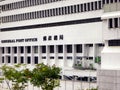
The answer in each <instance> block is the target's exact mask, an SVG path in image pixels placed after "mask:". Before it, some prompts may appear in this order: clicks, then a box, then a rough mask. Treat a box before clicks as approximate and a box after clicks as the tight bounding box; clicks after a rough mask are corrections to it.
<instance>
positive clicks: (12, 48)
mask: <svg viewBox="0 0 120 90" xmlns="http://www.w3.org/2000/svg"><path fill="white" fill-rule="evenodd" d="M5 52H6V50H5ZM13 56H14V47H11V64H12V65H13V64H14V62H13V60H14V58H13ZM6 60H7V57H6ZM6 63H7V61H6Z"/></svg>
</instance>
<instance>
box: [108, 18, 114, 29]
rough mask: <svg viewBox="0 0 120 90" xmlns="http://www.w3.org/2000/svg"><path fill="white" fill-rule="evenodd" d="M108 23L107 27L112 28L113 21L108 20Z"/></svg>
mask: <svg viewBox="0 0 120 90" xmlns="http://www.w3.org/2000/svg"><path fill="white" fill-rule="evenodd" d="M108 23H109V25H108V27H109V28H113V19H109V21H108Z"/></svg>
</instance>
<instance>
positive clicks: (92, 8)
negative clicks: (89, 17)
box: [91, 2, 94, 10]
mask: <svg viewBox="0 0 120 90" xmlns="http://www.w3.org/2000/svg"><path fill="white" fill-rule="evenodd" d="M91 10H94V4H93V2H91Z"/></svg>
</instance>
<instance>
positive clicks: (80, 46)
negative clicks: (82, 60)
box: [76, 44, 82, 53]
mask: <svg viewBox="0 0 120 90" xmlns="http://www.w3.org/2000/svg"><path fill="white" fill-rule="evenodd" d="M76 52H77V53H82V45H80V44H79V45H76Z"/></svg>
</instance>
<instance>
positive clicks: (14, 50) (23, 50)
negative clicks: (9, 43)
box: [1, 44, 82, 54]
mask: <svg viewBox="0 0 120 90" xmlns="http://www.w3.org/2000/svg"><path fill="white" fill-rule="evenodd" d="M1 50H2V54H6V53H7V54H10V53H14V54H17V53H21V54H23V53H28V54H30V53H31V52H33V53H38V46H33V48H31V46H26V47H23V46H21V47H18V48H17V47H2V48H1ZM47 50H48V51H47ZM55 50H56V51H57V53H63V45H57V48H56V49H55V46H54V45H50V46H48V47H46V46H41V47H40V52H41V53H46V52H49V53H55ZM66 51H67V53H72V45H66ZM75 51H76V53H82V45H81V44H77V45H76V50H75Z"/></svg>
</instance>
